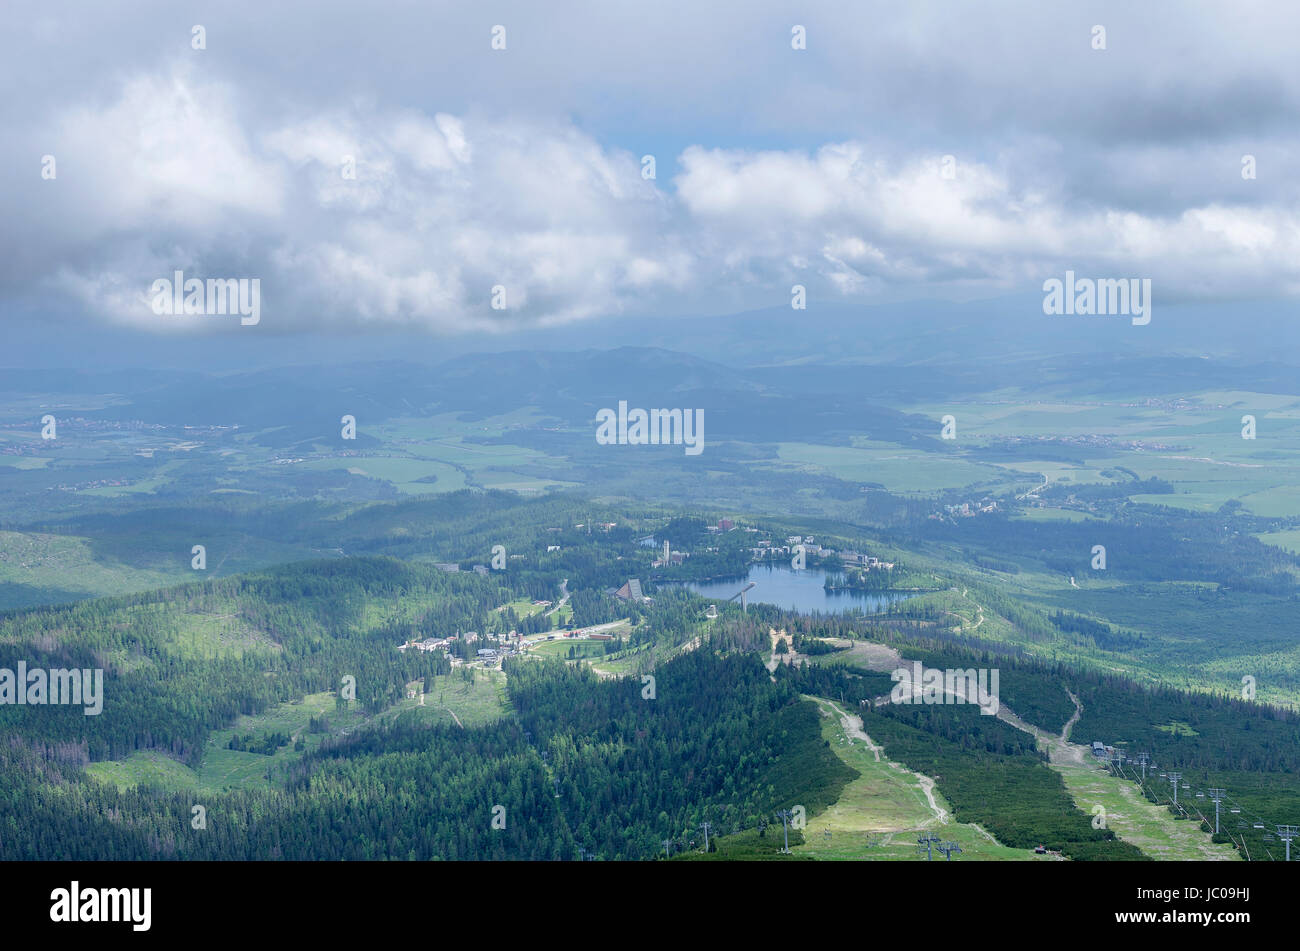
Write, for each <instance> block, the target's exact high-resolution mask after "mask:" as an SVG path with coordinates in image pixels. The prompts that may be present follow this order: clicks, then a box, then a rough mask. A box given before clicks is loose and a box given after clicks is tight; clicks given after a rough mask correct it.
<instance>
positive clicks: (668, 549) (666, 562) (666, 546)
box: [664, 538, 672, 565]
mask: <svg viewBox="0 0 1300 951" xmlns="http://www.w3.org/2000/svg"><path fill="white" fill-rule="evenodd" d="M670 554H672V550H671V549H670V548H669V547H668V539H666V538H665V539H664V564H665V565H666V564H668V556H669V555H670Z"/></svg>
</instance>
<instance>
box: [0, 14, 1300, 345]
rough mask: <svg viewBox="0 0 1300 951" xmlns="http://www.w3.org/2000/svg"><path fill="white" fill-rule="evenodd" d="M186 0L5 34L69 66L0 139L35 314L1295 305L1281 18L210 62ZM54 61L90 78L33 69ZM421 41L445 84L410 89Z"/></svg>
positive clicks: (480, 322)
mask: <svg viewBox="0 0 1300 951" xmlns="http://www.w3.org/2000/svg"><path fill="white" fill-rule="evenodd" d="M168 9H169V8H167V7H162V6H159V7H156V8H153V7H146V8H142V9H141V10H140V11H139V12H137V13H133V14H132V15H131V17H130V18H128V19H126V20H113V21H104V22H102V23H100V24H98V26H99V27H100V28H101V30H102V32H101V33H99V34H95V33H94V32H93V27H94V26H96V24H93V23H91V24H89V25H87V24H84V23H79V24H76V25H74V24H72V23H70V22H67V23H65V22H61V21H57V20H51V19H49V16H48V14H45V13H41V12H38V8H33V9H32V11H31V12H30V19H29V20H27V21H25V22H26V23H27V26H26V30H27V33H26V34H25V35H24V34H22V33H21V32H18V31H16V32H15V34H13V35H11V36H10V39H9V40H8V41H5V46H7V47H10V48H9V49H5V50H3V52H6V53H10V54H12V55H11V56H10V57H9V58H8V59H7V60H6V61H7V62H8V63H9V65H8V66H5V67H0V75H5V78H6V79H11V78H16V77H17V76H18V75H20V74H22V75H25V76H26V78H27V79H28V80H30V79H31V78H32V77H33V76H36V77H38V78H43V79H44V81H43V82H37V83H36V84H35V86H34V87H33V88H34V89H35V94H34V95H33V97H31V99H24V100H21V101H19V100H13V101H10V102H9V103H7V105H6V111H7V112H8V113H9V115H8V117H7V119H8V121H7V127H8V128H9V130H10V131H11V132H12V134H11V135H9V136H8V137H7V138H6V141H5V143H4V144H3V145H0V159H3V162H4V164H5V166H7V167H8V169H9V174H8V175H7V176H6V179H5V184H4V185H3V187H0V212H3V213H4V214H5V217H6V220H7V221H8V222H9V223H10V226H9V227H8V228H7V229H6V233H5V238H4V241H5V248H4V251H5V254H4V255H3V261H2V262H0V300H3V301H7V302H8V303H9V305H10V306H22V307H24V308H27V309H29V310H35V311H46V312H48V313H49V314H51V315H52V316H57V315H60V314H78V315H85V316H89V317H91V318H96V319H103V320H106V321H116V322H124V323H127V324H130V325H133V326H136V327H146V328H151V329H157V330H158V331H159V332H176V331H184V330H186V329H191V328H193V327H194V326H198V325H200V324H201V322H198V323H196V321H195V320H194V319H193V318H191V319H189V320H188V321H186V320H182V319H179V318H175V317H167V316H158V315H155V314H154V313H153V312H152V311H151V310H150V308H149V306H148V299H149V298H148V290H149V287H150V285H151V283H152V282H153V281H154V280H155V279H157V278H161V277H170V276H171V274H172V273H173V272H174V271H176V270H182V271H184V272H185V274H186V276H187V277H191V276H192V277H201V278H202V277H211V278H226V277H235V278H239V277H247V278H259V279H260V280H261V282H262V297H263V325H264V327H266V328H268V329H271V330H273V331H279V330H289V331H292V330H303V329H307V330H318V329H329V328H335V327H337V328H344V329H350V330H355V329H357V328H358V327H368V326H380V325H382V326H406V327H412V326H414V327H419V328H426V329H428V330H430V331H432V332H435V333H457V332H486V331H508V330H510V329H511V328H513V327H517V326H521V325H538V324H540V325H547V324H557V323H568V322H572V321H579V320H585V319H592V318H597V317H601V316H607V315H618V314H624V313H637V314H650V313H711V312H720V311H727V310H738V309H743V308H747V307H760V306H776V305H780V304H783V303H785V302H788V300H789V298H790V288H791V285H793V284H796V283H798V284H803V285H805V286H806V287H807V288H808V295H809V300H810V308H814V309H815V305H816V302H817V301H819V300H828V299H833V300H836V301H846V300H847V301H855V300H861V301H862V302H864V303H870V302H875V301H878V300H882V299H898V298H899V297H904V298H905V297H907V296H909V295H911V296H916V297H932V296H936V295H938V296H944V295H950V296H971V295H981V294H983V295H992V294H997V293H1005V292H1008V291H1015V290H1025V289H1028V288H1036V287H1038V286H1039V285H1041V283H1042V281H1043V280H1044V279H1046V278H1048V277H1052V276H1058V275H1059V274H1060V273H1061V272H1063V271H1064V270H1066V269H1072V270H1075V271H1076V272H1081V273H1091V274H1094V275H1096V276H1107V277H1147V278H1151V279H1152V281H1153V284H1154V287H1155V295H1156V298H1157V300H1162V299H1163V300H1165V301H1172V300H1187V299H1196V298H1210V299H1225V298H1233V297H1241V296H1249V297H1269V296H1281V297H1291V296H1293V295H1295V294H1296V293H1297V291H1298V290H1300V264H1298V263H1297V262H1300V203H1298V202H1297V194H1298V193H1297V186H1296V184H1295V183H1296V182H1297V181H1300V178H1298V177H1297V174H1296V173H1297V172H1300V148H1298V147H1297V146H1298V145H1300V143H1297V141H1296V137H1297V136H1296V132H1295V130H1296V129H1297V128H1300V126H1297V124H1296V122H1295V120H1296V118H1297V110H1296V102H1297V80H1296V78H1295V74H1294V70H1292V69H1290V68H1289V67H1288V66H1287V65H1286V64H1287V62H1289V58H1288V54H1287V50H1286V44H1285V43H1284V42H1283V41H1282V40H1281V39H1280V34H1279V33H1278V32H1277V31H1278V30H1279V29H1281V28H1283V27H1290V28H1293V27H1294V26H1296V25H1297V23H1296V20H1297V16H1296V14H1295V13H1293V12H1292V11H1291V9H1290V8H1289V7H1288V6H1284V5H1282V4H1280V3H1279V4H1277V5H1271V4H1270V5H1263V6H1262V13H1263V14H1264V15H1261V16H1257V17H1255V18H1254V19H1253V20H1252V21H1251V22H1250V23H1248V24H1247V23H1243V22H1238V20H1237V19H1233V18H1230V17H1227V16H1223V15H1221V14H1220V13H1219V12H1218V11H1216V10H1215V8H1214V7H1212V6H1208V5H1207V6H1196V5H1187V4H1178V5H1170V6H1168V7H1165V6H1162V5H1160V4H1153V5H1148V6H1144V9H1143V10H1142V11H1140V12H1133V11H1129V10H1127V9H1126V8H1125V7H1122V6H1113V7H1112V6H1106V5H1103V6H1102V8H1101V9H1099V10H1098V11H1096V12H1095V13H1094V14H1092V15H1090V16H1089V17H1088V18H1086V19H1081V18H1077V17H1072V16H1071V15H1065V14H1061V13H1059V12H1057V13H1054V14H1048V13H1045V12H1043V11H1041V10H1039V9H1038V8H1037V6H1035V5H1030V4H1001V5H994V6H992V7H988V8H987V9H985V10H983V11H962V12H954V11H953V8H952V7H951V6H950V5H944V6H942V7H934V8H931V7H928V6H924V5H923V6H920V7H918V8H916V9H911V10H908V11H905V12H899V13H898V14H897V16H896V17H894V18H893V19H881V20H871V19H870V18H865V19H863V18H862V15H861V14H860V13H855V14H844V15H843V19H841V20H837V19H836V17H835V16H834V15H831V14H829V13H828V14H825V15H818V17H817V18H816V19H803V20H802V21H801V22H803V23H805V24H806V26H807V33H808V37H809V48H808V49H807V50H800V51H796V50H792V49H790V43H789V36H790V32H789V31H790V23H789V22H788V20H789V17H788V16H787V15H785V14H784V13H782V12H781V11H780V10H778V9H775V8H773V9H764V5H762V4H759V5H757V6H751V5H746V6H745V7H743V8H741V7H737V8H735V10H733V11H730V13H729V14H727V13H726V11H724V12H719V11H713V12H711V13H709V14H707V15H700V14H696V13H693V12H691V11H690V8H688V7H682V8H680V9H679V10H674V9H673V8H672V7H671V5H670V6H669V7H667V8H665V9H664V10H663V11H662V13H663V16H661V17H658V18H653V19H651V18H647V19H645V20H644V21H642V22H632V21H630V20H629V19H628V17H634V18H635V17H639V16H640V14H636V13H626V12H624V14H623V15H622V18H618V17H614V16H613V15H612V14H611V12H610V11H609V10H608V9H605V8H603V7H602V8H600V9H597V8H595V7H592V8H587V7H583V8H582V9H581V14H580V15H578V14H574V15H573V17H574V18H573V19H572V22H571V23H570V24H569V26H570V27H571V28H570V29H562V28H560V26H557V25H556V24H554V23H550V24H548V23H547V22H546V21H545V20H544V19H539V18H538V16H537V14H536V12H535V11H533V10H530V9H528V8H526V7H522V6H521V7H518V8H514V9H506V10H504V11H503V12H500V13H496V14H494V15H493V18H492V22H488V21H487V20H484V19H482V17H475V16H474V15H473V14H471V13H468V12H466V11H465V10H463V9H455V8H451V7H449V8H448V9H447V10H445V11H436V14H437V15H436V16H433V17H432V18H430V17H429V16H428V15H427V14H423V13H421V14H417V13H415V12H413V11H412V10H411V9H409V8H408V7H406V6H405V5H397V6H394V7H392V8H386V9H381V10H380V11H379V12H378V13H377V14H376V16H375V18H374V19H373V20H367V22H366V23H364V24H361V25H357V24H355V23H352V24H349V23H347V22H345V19H344V18H341V17H340V16H339V14H338V11H328V10H327V11H323V12H322V13H321V15H320V17H319V18H315V19H313V20H312V21H311V22H309V23H301V24H272V25H267V24H266V23H265V22H262V23H260V24H259V23H258V20H257V17H258V13H257V12H256V9H255V8H252V7H244V6H242V5H239V4H236V5H234V7H232V9H231V10H230V11H228V12H225V13H223V14H222V16H223V19H222V20H220V21H218V20H212V21H211V22H207V23H205V28H206V32H207V48H206V49H204V50H193V49H191V48H190V42H189V41H190V28H189V24H188V23H187V22H183V21H182V20H180V19H177V14H175V13H174V12H167V10H168ZM18 16H19V19H22V14H19V15H18ZM421 17H424V19H420V18H421ZM412 18H415V19H412ZM665 21H666V22H667V23H668V24H676V26H677V27H678V28H679V29H678V30H676V31H673V30H669V29H666V28H665V26H664V22H665ZM495 22H503V23H505V24H506V25H507V29H508V38H509V39H508V48H507V49H506V50H504V51H493V50H491V49H490V46H489V35H490V34H489V30H490V27H491V26H492V25H493V23H495ZM1097 22H1105V23H1106V25H1107V49H1106V50H1104V51H1103V50H1096V49H1093V48H1092V47H1091V44H1090V36H1091V32H1090V31H1091V29H1092V27H1093V26H1094V25H1095V23H1097ZM434 26H437V27H439V28H440V29H439V30H438V31H436V34H437V39H436V40H433V39H430V40H428V42H427V43H426V44H425V45H424V47H423V48H421V45H420V42H419V37H420V36H426V38H427V37H429V36H433V35H434V34H429V33H427V30H425V28H431V27H434ZM132 27H135V29H131V28H132ZM290 30H292V31H294V32H293V40H292V43H293V44H294V45H290V46H287V47H277V46H276V43H275V41H276V39H277V38H278V39H279V40H280V41H282V42H289V41H288V40H287V35H286V31H290ZM448 36H452V37H453V38H459V39H460V41H461V42H460V43H459V44H449V45H448V44H446V40H447V37H448ZM471 39H473V40H475V41H477V42H475V43H470V42H469V41H470V40H471ZM106 41H107V42H106ZM149 41H152V42H153V44H154V45H153V46H152V47H149V45H148V44H149ZM115 42H116V44H117V45H114V43H115ZM440 44H442V45H440ZM473 46H476V47H478V48H477V49H469V50H468V51H467V47H473ZM286 48H287V49H291V50H294V51H295V53H294V55H292V56H286V55H285V49H286ZM56 51H57V53H58V56H59V61H60V62H63V63H65V64H66V63H71V64H73V65H71V66H67V67H65V69H66V71H70V72H73V73H75V74H77V76H78V77H79V78H80V80H81V82H80V83H74V82H71V81H70V79H69V77H68V76H67V75H65V74H64V73H62V72H50V71H49V70H50V67H48V66H46V65H42V62H43V61H41V60H40V57H41V55H42V53H44V55H45V56H46V57H52V56H53V55H54V53H55V52H56ZM146 51H148V52H146ZM78 52H80V53H83V54H84V55H82V56H80V57H78V56H77V55H76V54H77V53H78ZM149 53H151V55H149ZM235 53H238V54H239V55H238V56H235V55H234V54H235ZM439 53H445V55H444V56H442V57H441V58H439V56H438V54H439ZM421 55H423V57H424V68H425V71H426V73H427V74H428V75H429V76H432V77H436V78H437V80H438V81H437V82H435V83H432V84H430V83H424V84H419V83H415V84H414V85H412V83H411V80H412V78H413V77H415V76H417V75H418V73H419V69H420V65H419V63H418V62H417V60H419V59H420V56H421ZM10 74H12V75H10ZM7 85H8V86H9V88H16V86H14V85H13V84H7ZM647 153H648V154H651V155H653V156H654V158H655V164H656V167H657V173H658V174H657V177H655V178H653V179H650V178H647V177H646V176H645V174H644V171H645V165H644V163H643V160H642V156H643V154H647ZM47 155H49V156H53V157H54V160H55V163H56V165H55V168H56V169H57V173H56V177H54V178H53V179H47V178H43V177H42V175H41V171H42V168H43V167H44V166H43V165H42V162H43V157H44V156H47ZM1246 155H1250V156H1253V163H1254V166H1255V169H1256V175H1257V177H1255V178H1247V177H1243V174H1242V169H1243V157H1244V156H1246ZM494 289H496V290H494ZM494 296H495V302H496V303H497V304H502V303H504V307H503V308H500V309H498V308H494V307H493V306H492V304H493V301H494ZM207 326H209V327H210V326H211V323H210V322H209V323H208V324H207Z"/></svg>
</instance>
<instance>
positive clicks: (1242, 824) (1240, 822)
mask: <svg viewBox="0 0 1300 951" xmlns="http://www.w3.org/2000/svg"><path fill="white" fill-rule="evenodd" d="M1237 828H1238V829H1244V828H1246V823H1245V820H1241V819H1239V820H1237Z"/></svg>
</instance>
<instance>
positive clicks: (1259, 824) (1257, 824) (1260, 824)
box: [1255, 822, 1264, 829]
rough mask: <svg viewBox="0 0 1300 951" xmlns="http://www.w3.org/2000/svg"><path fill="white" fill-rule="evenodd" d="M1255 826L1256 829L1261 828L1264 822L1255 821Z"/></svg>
mask: <svg viewBox="0 0 1300 951" xmlns="http://www.w3.org/2000/svg"><path fill="white" fill-rule="evenodd" d="M1255 828H1256V829H1262V828H1264V823H1262V822H1256V823H1255Z"/></svg>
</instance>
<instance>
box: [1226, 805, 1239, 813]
mask: <svg viewBox="0 0 1300 951" xmlns="http://www.w3.org/2000/svg"><path fill="white" fill-rule="evenodd" d="M1228 811H1229V812H1241V806H1233V807H1232V808H1231V809H1229V810H1228Z"/></svg>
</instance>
